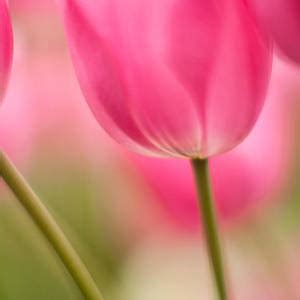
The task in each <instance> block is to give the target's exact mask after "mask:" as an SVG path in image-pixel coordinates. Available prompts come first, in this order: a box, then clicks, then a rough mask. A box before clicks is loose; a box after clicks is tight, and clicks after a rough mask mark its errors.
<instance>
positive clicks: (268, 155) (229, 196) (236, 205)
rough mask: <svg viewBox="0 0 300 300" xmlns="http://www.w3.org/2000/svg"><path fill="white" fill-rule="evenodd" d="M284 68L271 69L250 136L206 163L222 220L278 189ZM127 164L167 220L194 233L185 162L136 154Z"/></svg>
mask: <svg viewBox="0 0 300 300" xmlns="http://www.w3.org/2000/svg"><path fill="white" fill-rule="evenodd" d="M284 68H288V67H287V66H286V67H283V66H282V65H278V64H276V65H275V67H274V77H273V79H272V87H271V90H270V94H269V96H268V100H267V101H266V104H265V107H264V109H263V111H262V115H261V117H260V119H259V120H258V122H257V123H256V125H255V127H254V129H253V131H252V132H251V133H250V135H249V136H248V137H247V138H246V139H245V140H244V142H242V143H241V144H240V145H239V146H237V147H236V148H235V149H234V150H232V151H231V152H228V153H226V154H223V155H220V156H218V157H216V158H213V159H211V172H212V179H213V188H214V193H215V196H216V203H217V206H218V209H219V213H220V216H221V218H222V219H223V220H224V219H225V220H228V219H232V218H235V217H239V216H242V215H244V214H245V213H248V212H250V211H252V212H253V211H254V209H257V208H258V207H261V206H262V205H264V204H265V202H267V200H269V199H273V198H274V196H276V195H277V192H279V191H280V189H281V188H282V187H283V184H284V182H285V179H286V177H287V174H288V171H289V166H290V160H291V156H292V152H291V125H290V109H289V108H288V107H291V103H290V104H289V101H288V100H289V99H287V98H285V99H284V97H286V96H288V91H287V90H286V89H285V85H286V84H287V82H286V81H285V80H284V78H285V76H288V77H290V78H291V77H293V76H292V75H288V74H287V73H289V71H288V70H287V69H284ZM298 78H299V77H298ZM287 86H288V84H287ZM132 160H133V163H134V164H135V165H136V167H137V171H138V174H142V175H143V176H144V178H145V182H146V184H148V185H149V186H150V187H151V188H152V190H153V191H154V195H155V196H156V199H157V200H158V201H159V203H160V204H161V206H162V207H163V210H164V211H165V212H167V214H168V215H169V217H170V220H171V222H175V224H177V225H179V227H181V228H183V229H188V230H190V229H196V228H197V227H198V223H199V221H198V213H197V201H196V199H197V198H196V192H195V188H194V181H193V173H192V170H191V168H190V164H189V163H188V162H187V161H180V160H176V159H173V160H167V159H150V158H144V157H141V156H138V155H134V156H132Z"/></svg>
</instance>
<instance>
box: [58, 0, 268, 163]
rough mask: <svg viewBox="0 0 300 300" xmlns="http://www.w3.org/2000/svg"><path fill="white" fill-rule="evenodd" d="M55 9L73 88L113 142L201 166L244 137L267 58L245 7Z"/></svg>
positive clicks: (115, 2)
mask: <svg viewBox="0 0 300 300" xmlns="http://www.w3.org/2000/svg"><path fill="white" fill-rule="evenodd" d="M61 2H62V3H63V12H64V19H65V24H66V28H67V35H68V41H69V47H70V50H71V54H72V57H73V62H74V64H75V68H76V71H77V75H78V78H79V81H80V84H81V88H82V90H83V92H84V95H85V97H86V99H87V102H88V104H89V105H90V107H91V109H92V111H93V113H94V115H95V116H96V118H97V120H98V121H99V123H100V124H101V125H102V126H103V127H104V129H105V130H106V131H107V132H108V133H109V134H110V135H111V136H112V137H113V138H114V139H116V140H117V141H118V142H120V143H122V144H125V145H126V146H128V147H129V148H131V149H132V150H135V151H137V152H142V153H145V154H151V155H158V156H177V157H189V158H191V157H201V158H205V157H208V156H211V155H214V154H218V153H222V152H224V151H226V150H229V149H231V148H233V147H234V146H236V145H237V144H238V143H240V142H241V141H242V140H243V139H244V138H245V136H246V135H247V134H248V133H249V131H250V129H251V128H252V126H253V125H254V123H255V121H256V118H257V116H258V114H259V112H260V110H261V108H262V106H263V102H264V94H265V90H266V86H267V82H268V79H269V69H270V53H271V51H270V46H269V42H268V40H267V39H266V38H265V36H264V35H263V34H262V33H261V31H260V30H259V28H258V26H257V24H256V22H255V19H254V18H253V17H252V15H251V13H250V9H249V7H248V5H247V4H246V2H245V1H240V0H232V1H225V0H221V1H217V3H216V2H215V1H211V0H206V1H201V0H200V1H199V0H197V1H196V0H192V1H191V0H189V1H187V0H161V1H156V0H154V1H142V0H128V1H123V0H111V1H104V0H98V1H92V0H62V1H61Z"/></svg>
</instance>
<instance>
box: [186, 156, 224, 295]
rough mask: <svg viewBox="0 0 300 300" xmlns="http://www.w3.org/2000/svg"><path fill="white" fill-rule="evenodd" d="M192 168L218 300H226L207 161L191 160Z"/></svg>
mask: <svg viewBox="0 0 300 300" xmlns="http://www.w3.org/2000/svg"><path fill="white" fill-rule="evenodd" d="M191 162H192V166H193V170H194V174H195V180H196V185H197V191H198V196H199V197H198V199H199V204H200V208H201V213H202V222H203V227H204V231H205V237H206V243H207V248H208V254H209V258H210V263H211V267H212V271H213V273H214V278H215V283H216V288H217V291H218V295H219V299H220V300H227V299H228V298H227V292H226V282H225V275H224V268H223V261H222V253H221V245H220V238H219V234H218V226H217V220H216V213H215V207H214V201H213V197H212V192H211V186H210V180H209V166H208V160H207V159H204V160H202V159H193V160H192V161H191Z"/></svg>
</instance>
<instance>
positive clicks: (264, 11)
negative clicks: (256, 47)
mask: <svg viewBox="0 0 300 300" xmlns="http://www.w3.org/2000/svg"><path fill="white" fill-rule="evenodd" d="M248 1H249V2H251V3H253V6H254V9H255V12H256V14H257V15H258V17H259V19H261V21H262V24H263V25H264V26H265V28H266V29H267V31H268V32H269V33H270V34H271V35H272V37H273V38H274V40H275V41H276V43H277V45H278V47H279V48H280V49H281V50H282V52H283V53H284V54H285V55H286V56H288V57H289V58H291V59H292V60H294V61H296V62H298V63H300V38H299V36H300V1H299V0H248Z"/></svg>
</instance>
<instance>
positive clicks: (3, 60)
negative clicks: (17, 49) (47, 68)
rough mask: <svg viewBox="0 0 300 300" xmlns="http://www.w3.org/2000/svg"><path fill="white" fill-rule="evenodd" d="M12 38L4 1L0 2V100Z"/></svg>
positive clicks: (6, 78) (9, 57) (8, 63)
mask: <svg viewBox="0 0 300 300" xmlns="http://www.w3.org/2000/svg"><path fill="white" fill-rule="evenodd" d="M12 49H13V37H12V28H11V23H10V18H9V14H8V8H7V3H6V0H0V100H1V98H2V97H3V94H4V91H5V89H6V86H7V81H8V77H9V73H10V68H11V63H12V51H13V50H12Z"/></svg>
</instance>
